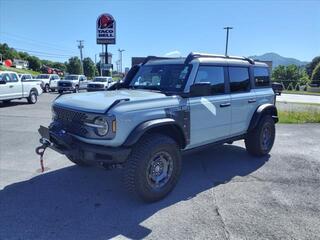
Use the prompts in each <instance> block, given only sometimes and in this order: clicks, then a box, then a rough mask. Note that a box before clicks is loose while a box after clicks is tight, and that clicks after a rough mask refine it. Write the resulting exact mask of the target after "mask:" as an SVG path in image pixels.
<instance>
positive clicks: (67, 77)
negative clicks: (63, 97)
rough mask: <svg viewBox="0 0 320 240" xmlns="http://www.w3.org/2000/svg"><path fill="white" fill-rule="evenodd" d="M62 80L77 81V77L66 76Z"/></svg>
mask: <svg viewBox="0 0 320 240" xmlns="http://www.w3.org/2000/svg"><path fill="white" fill-rule="evenodd" d="M63 80H78V76H77V75H69V76H66V77H65V78H64V79H63Z"/></svg>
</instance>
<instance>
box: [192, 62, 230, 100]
mask: <svg viewBox="0 0 320 240" xmlns="http://www.w3.org/2000/svg"><path fill="white" fill-rule="evenodd" d="M195 82H196V83H210V84H211V86H212V94H221V93H224V69H223V67H222V66H221V67H220V66H200V67H199V69H198V72H197V76H196V80H195Z"/></svg>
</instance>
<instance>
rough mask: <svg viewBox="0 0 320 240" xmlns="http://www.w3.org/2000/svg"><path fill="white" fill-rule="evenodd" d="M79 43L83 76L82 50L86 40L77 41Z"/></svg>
mask: <svg viewBox="0 0 320 240" xmlns="http://www.w3.org/2000/svg"><path fill="white" fill-rule="evenodd" d="M77 42H78V43H79V45H78V48H79V49H80V61H81V72H82V74H83V55H82V48H84V46H83V42H84V40H77Z"/></svg>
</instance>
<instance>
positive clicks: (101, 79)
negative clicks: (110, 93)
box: [93, 77, 108, 82]
mask: <svg viewBox="0 0 320 240" xmlns="http://www.w3.org/2000/svg"><path fill="white" fill-rule="evenodd" d="M107 80H108V79H107V78H103V77H97V78H95V79H93V82H106V81H107Z"/></svg>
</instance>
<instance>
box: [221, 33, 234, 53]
mask: <svg viewBox="0 0 320 240" xmlns="http://www.w3.org/2000/svg"><path fill="white" fill-rule="evenodd" d="M223 29H226V30H227V39H226V51H225V56H228V43H229V30H231V29H233V27H224V28H223Z"/></svg>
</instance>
